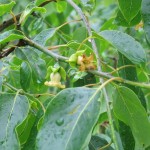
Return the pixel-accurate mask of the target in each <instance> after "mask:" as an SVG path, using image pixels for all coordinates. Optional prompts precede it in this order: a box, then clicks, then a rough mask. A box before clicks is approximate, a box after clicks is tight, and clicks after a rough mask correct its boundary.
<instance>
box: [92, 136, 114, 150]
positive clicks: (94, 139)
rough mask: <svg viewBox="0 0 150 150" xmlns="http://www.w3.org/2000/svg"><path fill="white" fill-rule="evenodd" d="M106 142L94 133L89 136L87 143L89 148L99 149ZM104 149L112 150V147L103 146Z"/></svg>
mask: <svg viewBox="0 0 150 150" xmlns="http://www.w3.org/2000/svg"><path fill="white" fill-rule="evenodd" d="M108 144H109V143H108V142H107V141H106V140H105V139H104V138H102V137H101V136H98V135H94V136H92V137H91V140H90V143H89V150H99V149H101V148H103V147H105V146H106V145H108ZM104 150H113V148H112V147H110V146H109V147H108V148H104Z"/></svg>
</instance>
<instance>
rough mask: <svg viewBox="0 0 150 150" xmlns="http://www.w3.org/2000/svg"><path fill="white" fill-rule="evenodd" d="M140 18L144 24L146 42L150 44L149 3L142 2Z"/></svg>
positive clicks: (146, 1) (147, 1) (144, 0)
mask: <svg viewBox="0 0 150 150" xmlns="http://www.w3.org/2000/svg"><path fill="white" fill-rule="evenodd" d="M142 18H143V22H144V30H145V34H146V37H147V40H148V41H149V43H150V1H149V0H143V1H142Z"/></svg>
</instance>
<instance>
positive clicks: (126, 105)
mask: <svg viewBox="0 0 150 150" xmlns="http://www.w3.org/2000/svg"><path fill="white" fill-rule="evenodd" d="M113 110H114V113H115V115H116V117H117V118H118V119H119V120H121V121H123V122H124V123H125V124H127V125H128V126H130V128H131V130H132V133H133V136H134V138H135V141H136V142H137V143H138V145H141V146H142V145H144V146H145V147H146V146H149V145H150V140H149V135H150V122H149V120H148V116H147V114H146V111H145V109H144V107H143V106H142V105H141V103H140V100H139V99H138V97H137V96H136V94H135V93H134V92H133V91H132V90H130V89H128V88H127V87H123V86H122V87H117V89H116V91H115V94H114V100H113Z"/></svg>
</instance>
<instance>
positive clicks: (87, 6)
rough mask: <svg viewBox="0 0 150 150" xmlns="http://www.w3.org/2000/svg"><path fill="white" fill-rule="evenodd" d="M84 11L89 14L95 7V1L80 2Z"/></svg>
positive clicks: (82, 0)
mask: <svg viewBox="0 0 150 150" xmlns="http://www.w3.org/2000/svg"><path fill="white" fill-rule="evenodd" d="M80 3H81V4H82V6H83V7H84V8H85V10H86V11H88V12H91V11H92V10H93V9H94V7H95V3H96V1H95V0H81V2H80Z"/></svg>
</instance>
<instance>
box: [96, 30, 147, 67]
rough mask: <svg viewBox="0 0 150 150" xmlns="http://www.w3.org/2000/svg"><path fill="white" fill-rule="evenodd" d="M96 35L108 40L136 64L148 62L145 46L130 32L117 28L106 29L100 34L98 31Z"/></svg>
mask: <svg viewBox="0 0 150 150" xmlns="http://www.w3.org/2000/svg"><path fill="white" fill-rule="evenodd" d="M94 35H95V36H96V37H99V38H100V37H102V38H104V39H105V40H107V41H108V42H109V43H110V44H111V45H113V46H114V47H116V48H117V50H118V51H119V52H120V53H121V54H123V55H124V56H125V57H127V58H128V59H129V60H130V61H131V62H133V63H134V64H138V65H140V64H143V63H145V62H146V54H145V51H144V49H143V47H142V46H141V44H140V43H138V42H137V41H135V39H134V38H132V37H131V36H129V35H128V34H125V33H122V32H120V31H115V30H111V31H109V30H105V31H102V32H100V33H99V35H98V34H96V33H94Z"/></svg>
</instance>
